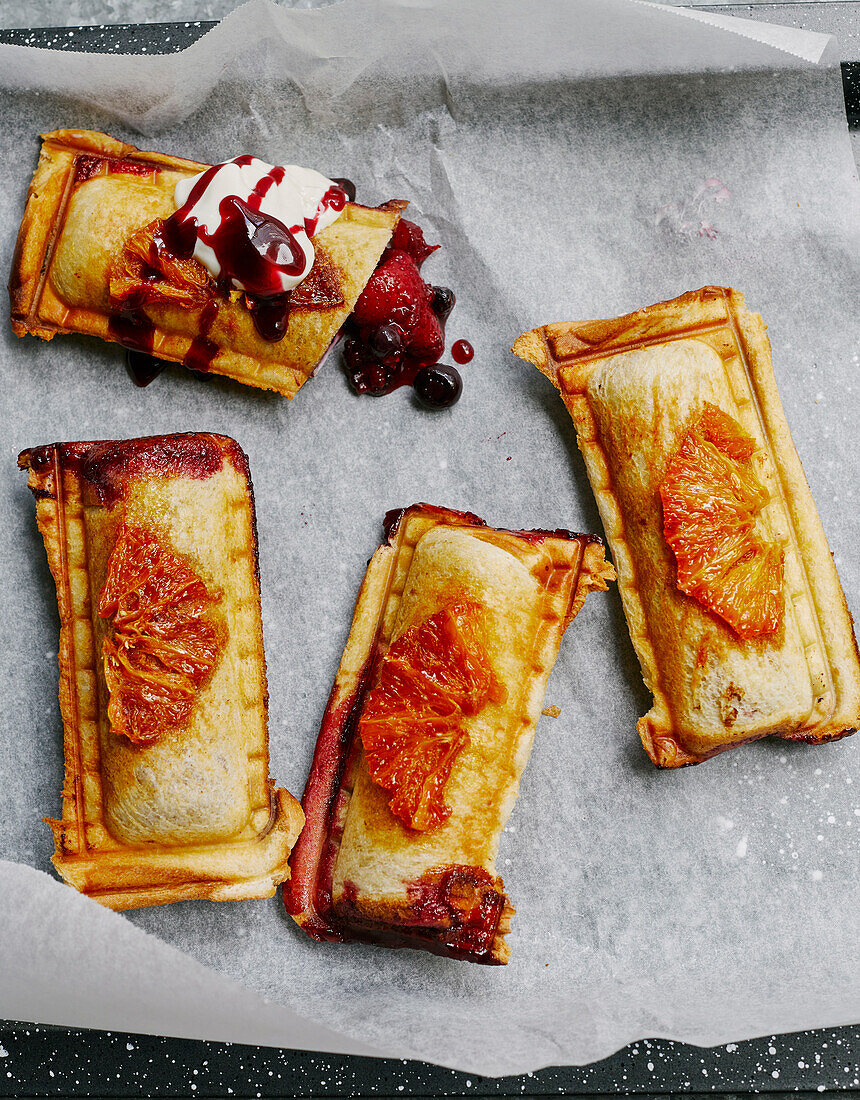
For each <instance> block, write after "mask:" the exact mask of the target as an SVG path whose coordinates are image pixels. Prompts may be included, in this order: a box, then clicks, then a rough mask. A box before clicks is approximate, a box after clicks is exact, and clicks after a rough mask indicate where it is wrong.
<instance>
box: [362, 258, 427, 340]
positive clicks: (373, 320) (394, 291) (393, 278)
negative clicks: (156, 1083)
mask: <svg viewBox="0 0 860 1100" xmlns="http://www.w3.org/2000/svg"><path fill="white" fill-rule="evenodd" d="M428 291H429V288H428V287H427V284H426V283H425V282H424V280H423V279H422V278H421V274H420V272H419V271H418V268H417V267H416V266H415V264H414V263H413V261H412V260H411V259H410V257H409V256H408V255H407V254H406V253H405V252H401V251H399V250H398V249H392V250H391V251H390V252H389V253H388V255H387V257H386V258H385V260H384V262H383V263H381V264H380V265H379V267H378V268H377V269H376V271H374V273H373V274H372V275H371V277H370V279H369V280H368V283H367V286H366V287H365V288H364V290H363V291H362V292H361V295H360V297H359V299H358V301H357V302H356V303H355V309H354V310H353V311H352V315H353V318H354V319H355V322H356V324H358V325H359V326H361V327H362V328H378V327H380V326H381V325H385V324H388V323H391V322H394V323H396V324H398V325H400V327H401V328H402V329H403V331H404V332H406V333H408V332H409V331H410V330H411V329H412V328H413V327H414V325H415V323H416V321H417V320H418V313H419V311H420V307H421V305H423V304H424V303H426V302H427V299H428Z"/></svg>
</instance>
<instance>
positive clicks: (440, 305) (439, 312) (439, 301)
mask: <svg viewBox="0 0 860 1100" xmlns="http://www.w3.org/2000/svg"><path fill="white" fill-rule="evenodd" d="M456 304H457V299H456V297H455V295H454V291H453V290H452V289H451V288H450V287H448V286H434V287H433V301H432V303H431V305H432V307H433V312H434V313H435V314H436V316H437V317H438V318H439V320H440V321H444V320H445V318H446V317H447V316H448V314H449V313H450V312H451V310H452V309H453V308H454V306H455V305H456Z"/></svg>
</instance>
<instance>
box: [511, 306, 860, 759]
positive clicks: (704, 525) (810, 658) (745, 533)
mask: <svg viewBox="0 0 860 1100" xmlns="http://www.w3.org/2000/svg"><path fill="white" fill-rule="evenodd" d="M514 352H515V353H516V354H517V355H519V356H521V357H522V358H523V359H526V360H528V361H529V362H531V363H534V364H535V366H537V367H538V368H539V369H540V370H541V371H543V372H544V374H546V375H547V377H548V378H549V379H550V381H552V382H553V383H554V385H555V386H557V387H558V389H559V390H560V391H561V395H562V397H563V398H564V402H565V404H566V405H567V408H568V410H569V412H570V414H571V416H572V418H573V422H574V424H575V426H576V432H577V437H578V441H579V447H580V449H581V451H582V454H583V456H584V458H585V465H586V469H587V471H588V477H589V479H590V481H591V485H592V488H593V490H594V493H595V496H596V498H597V503H598V506H599V508H600V513H601V516H602V519H603V523H604V527H605V529H606V536H607V539H608V541H609V545H610V548H611V550H612V554H613V558H614V561H615V566H616V568H617V570H618V587H619V591H620V593H621V598H622V601H623V604H624V611H625V614H626V616H627V623H628V626H629V628H630V634H631V637H632V639H633V645H634V647H635V649H636V652H637V654H638V657H639V660H640V662H641V665H642V671H643V676H644V679H645V683H646V685H647V687H648V689H649V690H650V691H651V692H652V694H653V696H654V705H653V707H652V709H651V710H650V711H649V713H648V714H646V715H645V717H644V718H642V719H640V721H639V734H640V736H641V738H642V743H643V745H644V746H645V749H646V750H647V752H648V755H649V756H650V757H651V759H652V760H653V762H654V763H655V764H657V765H659V766H660V767H668V768H671V767H679V766H681V765H685V764H696V763H699V762H700V761H701V760H705V759H707V758H708V757H709V756H713V755H714V754H715V753H718V752H721V751H722V750H724V749H727V748H730V747H732V746H734V745H738V744H742V743H744V742H746V741H752V740H755V739H757V738H760V737H766V736H768V735H772V736H777V737H785V738H790V739H793V740H800V741H808V742H812V743H816V744H817V743H820V742H824V741H831V740H834V739H836V738H839V737H843V736H845V735H846V734H849V733H853V732H854V730H855V729H856V728H857V727H858V725H860V661H858V653H857V643H856V641H855V639H854V632H853V624H852V620H851V615H850V614H849V611H848V607H847V605H846V602H845V597H844V595H843V592H842V588H841V586H840V583H839V578H838V576H837V574H836V568H835V566H834V564H833V559H832V556H831V554H830V550H829V547H828V545H827V539H826V537H825V535H824V530H823V528H822V526H821V521H820V519H819V517H818V512H817V511H816V508H815V504H814V502H813V500H812V496H811V494H810V491H809V486H808V484H807V482H806V478H805V476H804V473H803V468H802V466H801V464H800V459H799V458H798V455H797V451H796V450H795V448H794V443H793V442H792V439H791V434H790V432H789V428H788V424H787V422H786V419H785V414H784V412H783V409H782V405H781V402H780V399H779V394H778V392H777V388H776V382H775V379H774V374H773V366H772V363H771V353H770V342H769V341H768V339H767V336H766V335H765V326H764V324H763V322H762V319H761V317H759V316H758V315H757V314H754V313H751V312H750V311H749V310H748V309H747V308H746V306H745V304H744V299H743V295H742V294H739V293H738V292H737V291H734V290H731V289H727V288H723V287H705V288H703V289H701V290H697V291H691V292H690V293H687V294H683V295H681V296H680V297H679V298H675V299H674V300H672V301H669V302H661V303H659V304H658V305H655V306H650V307H649V308H647V309H641V310H638V311H637V312H636V313H631V314H628V315H627V316H625V317H618V318H615V319H614V320H607V321H584V322H579V323H570V324H553V325H546V326H544V327H542V328H538V329H533V330H532V331H531V332H527V333H525V334H524V335H522V336H520V338H519V339H518V340H517V342H516V343H515V345H514Z"/></svg>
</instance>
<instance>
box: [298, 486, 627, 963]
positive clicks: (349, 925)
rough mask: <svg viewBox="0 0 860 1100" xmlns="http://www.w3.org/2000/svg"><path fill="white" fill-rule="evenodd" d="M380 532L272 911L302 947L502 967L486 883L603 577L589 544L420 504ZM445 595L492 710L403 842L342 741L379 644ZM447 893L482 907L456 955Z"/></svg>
mask: <svg viewBox="0 0 860 1100" xmlns="http://www.w3.org/2000/svg"><path fill="white" fill-rule="evenodd" d="M387 530H388V536H389V537H388V540H387V541H386V542H385V543H384V544H383V545H382V546H381V547H380V548H379V549H378V550H377V551H376V553H375V554H374V556H373V558H372V560H371V562H370V565H369V566H368V570H367V573H366V575H365V578H364V582H363V584H362V586H361V591H360V593H359V596H358V602H357V604H356V609H355V615H354V618H353V622H352V627H351V630H350V634H349V638H348V640H347V643H346V648H345V649H344V653H343V658H342V660H341V664H340V668H339V669H338V673H337V677H336V680H335V684H334V687H333V689H332V693H331V697H330V699H329V704H328V707H327V709H326V713H325V716H324V718H323V723H322V728H321V730H320V736H319V740H318V742H317V748H316V752H315V755H314V763H313V768H312V771H311V775H310V777H309V779H308V784H307V787H306V789H305V794H304V799H303V806H304V808H305V813H306V816H307V826H306V829H305V831H304V833H303V835H302V838H301V840H300V841H299V844H298V845H297V846H296V849H295V852H294V854H293V859H292V864H291V866H292V879H291V883H290V885H289V886H288V887H287V888H286V889H285V902H286V905H287V909H288V910H289V912H290V913H291V914H292V915H293V917H294V918H295V920H296V921H297V922H298V923H299V924H300V925H301V926H302V927H303V928H304V929H305V931H306V932H308V934H309V935H311V936H313V937H314V938H316V939H328V940H344V939H359V940H366V941H370V942H376V943H383V944H386V945H389V946H411V947H420V948H423V949H425V950H429V951H433V952H435V953H437V954H441V955H449V956H452V957H455V958H463V959H468V960H469V961H472V962H481V963H496V964H498V963H505V962H507V961H508V958H509V954H510V952H509V948H508V945H507V942H506V940H505V935H506V934H507V932H508V931H509V928H510V919H511V917H512V916H513V913H514V910H513V908H512V906H511V904H510V900H509V899H508V897H507V895H506V894H505V893H504V885H503V883H502V880H501V879H500V878H499V877H498V876H497V875H496V871H495V859H496V853H497V850H498V844H499V838H500V835H501V832H502V829H503V828H504V825H505V822H506V821H507V819H508V816H509V814H510V812H511V810H512V808H513V805H514V802H515V800H516V797H517V793H518V790H519V783H520V777H521V775H522V772H523V769H524V768H525V765H526V762H527V760H528V756H529V753H530V751H531V745H532V740H533V738H534V731H535V726H536V724H537V721H538V718H539V716H540V713H541V707H542V706H543V697H544V692H545V690H546V684H547V679H548V677H549V673H550V671H551V669H552V666H553V664H554V663H555V659H556V656H557V654H558V649H559V645H560V642H561V637H562V634H563V633H564V630H565V629H566V627H567V626H568V624H569V623H570V622H571V621H572V620H573V618H574V617H575V615H576V614H577V612H578V611H579V609H580V608H581V606H582V604H583V601H584V600H585V597H586V595H587V593H588V592H589V591H591V590H592V589H605V588H606V586H607V582H608V581H609V580H611V579H613V578H614V573H613V570H612V567H611V566H610V565H609V564H608V563H607V562H606V561H605V560H604V555H603V546H602V544H601V542H600V540H599V539H596V538H594V537H593V536H589V535H571V534H569V533H568V532H562V531H558V532H546V531H536V532H512V531H503V530H496V529H493V528H489V527H487V526H485V525H484V524H483V522H482V521H481V520H479V519H478V518H477V517H476V516H473V515H469V514H466V513H462V512H454V511H450V510H448V509H443V508H434V507H431V506H429V505H414V506H413V507H411V508H409V509H407V510H406V511H404V512H402V513H392V514H391V515H390V517H389V520H388V526H387ZM452 592H454V593H456V594H457V595H458V596H462V597H463V598H465V599H469V600H474V601H476V602H477V603H478V604H480V605H481V606H482V607H483V608H484V609H485V610H486V615H487V619H486V624H485V629H486V637H485V640H486V645H487V653H488V655H489V658H490V662H491V665H492V668H493V671H494V673H495V675H496V676H497V677H498V678H499V680H500V682H501V683H502V684H503V686H504V688H505V689H506V698H505V699H504V701H502V702H494V703H492V704H489V705H487V706H486V707H485V708H484V709H483V710H481V711H480V713H479V714H477V715H475V716H474V717H470V718H468V719H467V720H466V729H467V733H468V747H467V748H466V749H465V750H464V751H463V752H462V754H461V755H460V756H458V757H457V760H456V762H455V764H454V767H453V770H452V771H451V774H450V777H449V779H448V782H447V784H446V787H445V799H446V802H447V803H448V804H449V806H450V807H451V815H450V817H449V818H448V819H447V820H446V821H444V822H443V823H442V824H441V825H438V826H436V827H434V828H433V829H431V830H428V831H427V832H422V833H416V832H415V831H413V830H412V829H410V828H408V827H407V826H406V825H404V824H403V823H402V822H401V821H400V820H399V819H398V818H397V817H395V816H394V814H393V813H392V812H391V809H390V808H389V805H388V794H387V792H385V791H384V790H383V789H382V788H381V787H380V786H378V785H377V784H376V783H374V782H373V781H372V780H371V778H370V775H369V773H368V769H367V764H366V761H365V758H364V752H363V749H362V747H361V743H360V740H359V738H358V737H357V736H356V729H357V723H358V720H359V718H360V715H361V711H362V708H363V705H364V702H365V699H366V697H367V693H368V691H369V690H370V688H371V687H372V686H373V684H374V681H375V678H376V673H377V670H378V667H379V662H380V661H381V659H382V657H383V656H384V654H385V653H386V652H387V651H388V649H389V647H390V646H391V644H392V643H393V642H394V641H396V640H397V639H398V638H399V637H400V636H401V635H402V634H403V632H404V631H406V630H408V629H410V627H413V626H415V625H416V624H419V623H421V622H422V621H426V619H427V617H428V616H429V615H432V614H434V613H435V612H436V611H438V609H439V607H440V606H441V605H443V604H444V601H445V600H446V599H447V598H449V597H450V594H451V593H452ZM452 883H453V885H454V888H455V890H458V891H466V892H467V893H469V896H474V897H479V896H483V899H484V901H485V902H486V905H487V907H488V911H489V912H488V916H487V920H488V921H489V923H488V924H487V926H486V928H484V929H480V930H479V931H482V932H483V933H485V935H484V938H483V939H481V938H480V937H479V942H478V943H477V944H476V942H475V941H470V942H469V944H468V946H464V945H463V941H462V939H461V938H460V937H459V936H458V932H459V929H458V927H457V924H456V921H457V917H456V914H455V915H454V917H453V918H452V917H451V914H450V912H449V911H448V910H447V909H446V902H445V899H446V898H447V896H448V894H447V892H446V891H448V890H449V888H450V887H451V884H452ZM482 919H483V918H482ZM452 920H453V923H452Z"/></svg>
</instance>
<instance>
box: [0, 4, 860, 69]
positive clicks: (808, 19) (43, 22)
mask: <svg viewBox="0 0 860 1100" xmlns="http://www.w3.org/2000/svg"><path fill="white" fill-rule="evenodd" d="M275 2H276V3H279V4H282V5H283V6H284V7H297V8H306V7H319V6H320V5H321V4H322V3H333V2H334V0H275ZM662 2H663V3H670V4H675V5H677V6H683V7H692V8H703V9H707V10H708V11H714V12H721V13H723V14H726V15H736V16H739V17H741V18H744V17H745V18H752V19H763V20H766V21H768V22H772V23H782V24H784V25H786V26H790V27H802V28H803V29H805V30H812V31H823V32H826V33H827V34H834V35H836V37H837V38H838V39H839V41H840V43H841V45H842V51H843V52H842V56H843V58H844V59H845V60H851V61H856V60H858V59H860V3H858V0H784V2H783V3H776V4H775V3H772V2H767V0H747V2H746V3H732V4H714V3H707V2H706V0H662ZM238 6H239V4H238V3H237V0H3V2H2V3H0V27H74V26H83V25H90V26H92V25H94V24H97V23H167V22H171V21H175V20H186V19H188V20H200V19H222V18H223V17H224V16H225V15H227V14H228V13H229V12H231V11H232V10H233V9H234V8H236V7H238Z"/></svg>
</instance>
